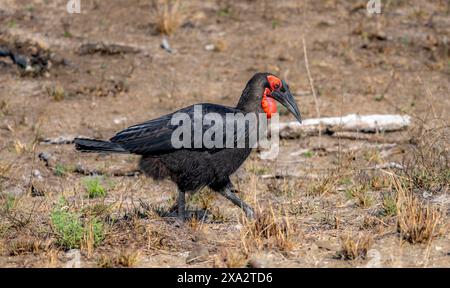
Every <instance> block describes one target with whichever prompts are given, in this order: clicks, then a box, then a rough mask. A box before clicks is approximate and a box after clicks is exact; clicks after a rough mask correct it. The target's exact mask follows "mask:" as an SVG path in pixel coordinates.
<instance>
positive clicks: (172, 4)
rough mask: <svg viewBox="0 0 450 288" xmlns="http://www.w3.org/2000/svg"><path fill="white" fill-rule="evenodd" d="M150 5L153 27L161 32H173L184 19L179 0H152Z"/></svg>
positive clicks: (166, 33)
mask: <svg viewBox="0 0 450 288" xmlns="http://www.w3.org/2000/svg"><path fill="white" fill-rule="evenodd" d="M151 7H152V12H151V13H152V19H153V21H154V25H155V28H156V30H157V31H158V32H159V33H161V34H165V35H171V34H173V33H174V32H175V31H176V30H177V29H178V27H180V25H181V24H182V23H183V21H184V19H185V15H184V14H183V13H182V11H181V9H180V0H152V3H151Z"/></svg>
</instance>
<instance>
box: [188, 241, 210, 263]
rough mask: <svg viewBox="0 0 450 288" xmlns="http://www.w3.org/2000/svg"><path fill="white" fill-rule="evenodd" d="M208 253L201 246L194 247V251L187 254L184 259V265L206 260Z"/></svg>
mask: <svg viewBox="0 0 450 288" xmlns="http://www.w3.org/2000/svg"><path fill="white" fill-rule="evenodd" d="M208 257H209V251H208V249H207V248H206V247H205V246H203V245H195V246H194V249H192V251H191V252H190V253H189V255H188V257H187V258H186V264H193V263H198V262H203V261H206V260H208Z"/></svg>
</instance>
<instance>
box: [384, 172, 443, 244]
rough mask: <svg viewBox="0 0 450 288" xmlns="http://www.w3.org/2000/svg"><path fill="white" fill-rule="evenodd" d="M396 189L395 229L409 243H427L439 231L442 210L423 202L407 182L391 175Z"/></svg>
mask: <svg viewBox="0 0 450 288" xmlns="http://www.w3.org/2000/svg"><path fill="white" fill-rule="evenodd" d="M393 182H394V185H395V189H396V190H397V204H396V206H397V230H398V232H400V234H401V237H402V238H403V239H405V240H406V241H408V242H410V243H413V244H414V243H429V242H431V241H432V240H433V238H434V237H436V236H437V235H438V234H439V233H440V228H441V227H440V226H441V222H442V219H443V216H442V212H441V211H439V209H438V208H437V207H435V206H432V205H431V204H424V203H422V201H420V200H419V199H418V198H417V197H416V196H415V195H414V194H413V192H412V190H411V188H410V187H411V186H410V184H408V183H406V184H405V183H401V182H400V180H399V179H398V178H397V177H393Z"/></svg>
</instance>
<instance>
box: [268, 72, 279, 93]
mask: <svg viewBox="0 0 450 288" xmlns="http://www.w3.org/2000/svg"><path fill="white" fill-rule="evenodd" d="M267 80H268V81H269V85H270V89H271V90H272V91H273V90H278V89H280V87H281V80H280V79H279V78H277V77H275V76H273V75H269V76H267Z"/></svg>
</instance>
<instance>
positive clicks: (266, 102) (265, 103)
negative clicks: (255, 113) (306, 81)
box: [261, 75, 282, 119]
mask: <svg viewBox="0 0 450 288" xmlns="http://www.w3.org/2000/svg"><path fill="white" fill-rule="evenodd" d="M267 81H269V85H270V89H268V88H266V89H265V90H264V94H263V97H262V100H261V106H262V108H263V110H264V112H265V113H266V115H267V119H270V118H271V117H272V114H274V113H277V102H276V101H275V100H273V99H272V98H270V96H269V95H270V93H271V92H272V91H274V90H276V89H279V88H280V87H281V85H282V84H281V80H280V79H279V78H277V77H275V76H272V75H269V76H267Z"/></svg>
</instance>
